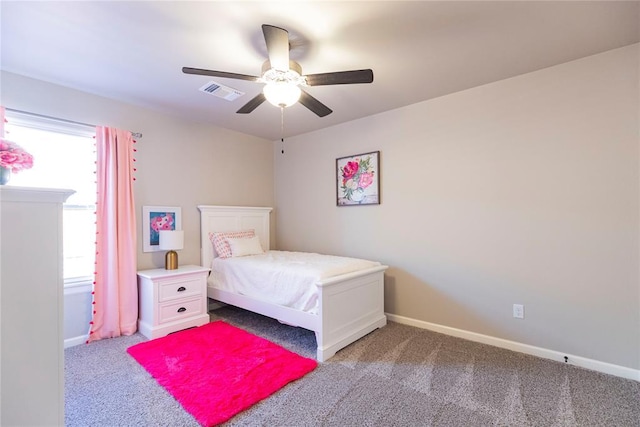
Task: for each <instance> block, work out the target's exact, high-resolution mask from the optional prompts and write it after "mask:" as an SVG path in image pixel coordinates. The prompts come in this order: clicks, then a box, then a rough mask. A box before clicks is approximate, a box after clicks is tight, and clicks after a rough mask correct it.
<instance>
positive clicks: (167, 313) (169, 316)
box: [158, 298, 202, 323]
mask: <svg viewBox="0 0 640 427" xmlns="http://www.w3.org/2000/svg"><path fill="white" fill-rule="evenodd" d="M201 312H202V300H201V299H200V298H195V299H190V300H186V301H185V300H181V301H177V302H174V303H170V304H162V305H160V307H159V312H158V323H165V322H173V321H174V320H178V319H182V318H184V317H191V316H194V315H196V314H200V313H201Z"/></svg>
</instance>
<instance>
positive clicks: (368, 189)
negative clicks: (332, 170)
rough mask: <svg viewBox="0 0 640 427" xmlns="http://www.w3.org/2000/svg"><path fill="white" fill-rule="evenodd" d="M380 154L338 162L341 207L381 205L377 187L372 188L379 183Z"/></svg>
mask: <svg viewBox="0 0 640 427" xmlns="http://www.w3.org/2000/svg"><path fill="white" fill-rule="evenodd" d="M378 154H379V152H373V153H367V154H361V155H358V156H354V157H350V158H343V159H338V160H337V164H338V168H337V169H338V173H339V175H338V179H339V181H338V204H339V205H354V204H371V203H379V199H378V189H377V186H372V185H373V184H374V183H376V182H377V175H376V174H377V168H378V163H377V162H378ZM346 159H348V160H346ZM341 160H342V163H341ZM341 164H342V166H341Z"/></svg>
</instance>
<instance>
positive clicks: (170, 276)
mask: <svg viewBox="0 0 640 427" xmlns="http://www.w3.org/2000/svg"><path fill="white" fill-rule="evenodd" d="M208 274H209V269H208V268H206V267H200V266H197V265H185V266H182V267H179V268H177V269H175V270H165V269H164V268H156V269H154V270H143V271H138V299H139V308H140V312H139V318H138V330H139V331H140V333H141V334H142V335H144V336H145V337H147V338H149V339H154V338H159V337H163V336H165V335H167V334H170V333H171V332H176V331H180V330H182V329H186V328H191V327H194V326H201V325H204V324H205V323H208V322H209V313H207V276H208Z"/></svg>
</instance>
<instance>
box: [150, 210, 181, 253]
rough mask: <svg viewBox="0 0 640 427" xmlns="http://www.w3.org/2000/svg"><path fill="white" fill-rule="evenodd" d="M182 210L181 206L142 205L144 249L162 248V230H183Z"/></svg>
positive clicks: (155, 250)
mask: <svg viewBox="0 0 640 427" xmlns="http://www.w3.org/2000/svg"><path fill="white" fill-rule="evenodd" d="M181 211H182V210H181V209H180V207H170V206H143V207H142V251H143V252H157V251H159V250H160V247H159V245H160V234H159V231H160V230H182V215H181V213H182V212H181Z"/></svg>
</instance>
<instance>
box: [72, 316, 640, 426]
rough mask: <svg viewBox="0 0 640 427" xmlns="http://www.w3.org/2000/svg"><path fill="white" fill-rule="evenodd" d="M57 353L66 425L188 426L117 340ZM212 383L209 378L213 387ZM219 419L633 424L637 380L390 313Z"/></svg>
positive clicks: (308, 341) (303, 348)
mask: <svg viewBox="0 0 640 427" xmlns="http://www.w3.org/2000/svg"><path fill="white" fill-rule="evenodd" d="M211 318H212V320H218V319H222V320H225V321H226V322H228V323H231V324H234V325H236V326H239V327H241V328H243V329H245V330H248V331H249V332H252V333H254V334H257V335H260V336H263V337H265V338H267V339H270V340H271V341H273V342H276V343H278V344H280V345H282V346H284V347H286V348H288V349H290V350H292V351H295V352H297V353H299V354H302V355H304V356H307V357H314V355H315V337H314V334H313V333H312V332H309V331H306V330H304V329H300V328H294V327H290V326H286V325H282V324H280V323H279V322H277V321H274V320H272V319H268V318H265V317H263V316H260V315H256V314H254V313H249V312H246V311H244V310H240V309H236V308H233V307H224V308H221V309H218V310H216V311H214V312H212V315H211ZM145 340H146V339H145V338H144V337H143V336H141V335H139V334H135V335H133V336H131V337H121V338H114V339H108V340H102V341H99V342H96V343H92V344H89V345H81V346H77V347H72V348H69V349H67V350H65V399H66V405H65V409H66V425H67V426H197V425H198V424H197V422H196V421H195V420H194V419H193V418H192V417H191V416H190V415H189V414H188V413H186V412H185V411H184V410H183V409H182V408H181V406H180V405H179V404H178V403H177V402H176V401H175V400H174V399H173V398H172V397H171V396H170V395H169V394H168V393H167V392H165V391H164V389H163V388H161V387H160V386H159V385H158V384H157V383H156V382H155V380H153V378H151V377H150V376H149V374H147V372H146V371H145V370H144V369H143V368H142V367H141V366H140V365H138V364H137V362H135V361H134V360H133V358H131V357H130V356H129V355H128V354H127V353H126V349H127V348H128V347H129V346H131V345H133V344H136V343H138V342H141V341H145ZM213 386H215V385H213ZM226 425H228V426H300V427H302V426H532V427H538V426H635V427H638V426H640V383H638V382H636V381H631V380H625V379H621V378H617V377H613V376H610V375H605V374H600V373H597V372H593V371H588V370H585V369H581V368H577V367H574V366H570V365H566V364H562V363H557V362H553V361H548V360H544V359H539V358H536V357H532V356H527V355H524V354H520V353H515V352H511V351H508V350H503V349H499V348H496V347H491V346H487V345H483V344H477V343H473V342H470V341H466V340H462V339H458V338H453V337H449V336H446V335H442V334H438V333H434V332H430V331H426V330H423V329H418V328H414V327H411V326H405V325H400V324H397V323H393V322H390V323H389V324H388V326H386V327H385V328H382V329H379V330H376V331H375V332H373V333H371V334H369V335H367V336H366V337H364V338H362V339H361V340H359V341H357V342H356V343H354V344H352V345H350V346H348V347H347V348H345V349H343V350H341V351H340V352H338V354H336V356H334V357H333V358H332V359H330V360H329V361H327V362H325V363H322V364H320V365H319V366H318V368H317V369H316V370H315V371H313V372H312V373H310V374H309V375H307V376H305V377H304V378H302V379H300V380H298V381H296V382H293V383H291V384H289V385H287V386H286V387H284V388H283V389H281V390H280V391H278V392H277V393H276V394H274V395H272V396H271V397H269V398H267V399H265V400H264V401H262V402H260V403H258V404H257V405H255V406H253V407H252V408H250V409H249V410H247V411H245V412H243V413H241V414H239V415H237V416H236V417H234V418H233V419H231V420H230V421H229V422H228V423H227V424H226Z"/></svg>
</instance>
